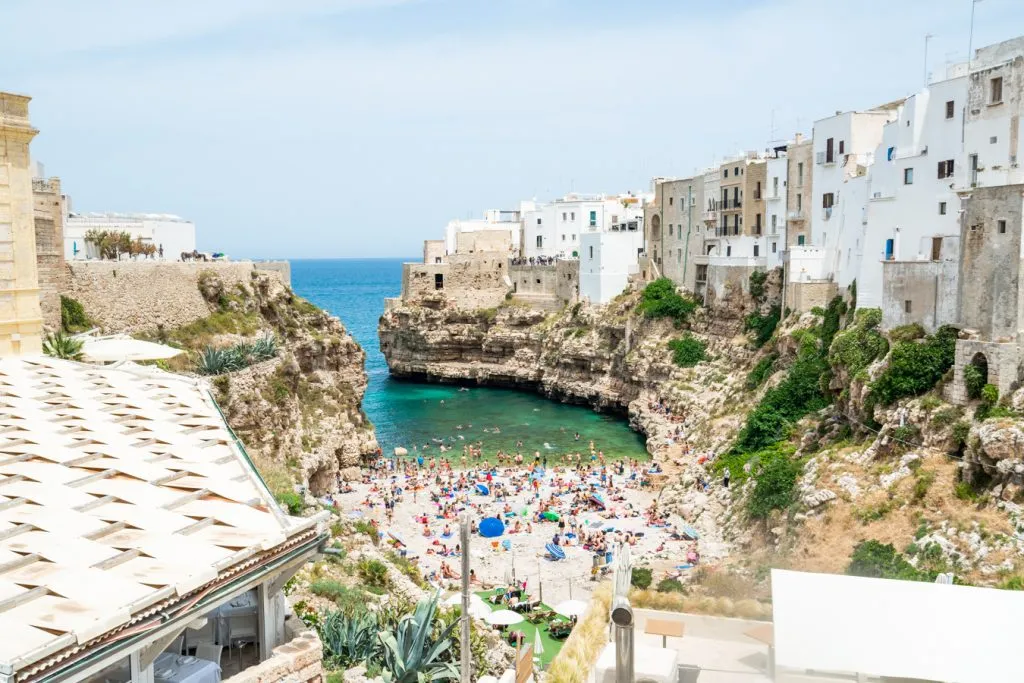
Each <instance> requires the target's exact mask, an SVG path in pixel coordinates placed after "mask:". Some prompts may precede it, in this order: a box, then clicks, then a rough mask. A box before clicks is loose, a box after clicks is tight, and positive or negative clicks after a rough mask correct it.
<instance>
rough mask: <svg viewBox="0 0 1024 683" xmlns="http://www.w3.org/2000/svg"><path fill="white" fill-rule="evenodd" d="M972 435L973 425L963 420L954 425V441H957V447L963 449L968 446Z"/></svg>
mask: <svg viewBox="0 0 1024 683" xmlns="http://www.w3.org/2000/svg"><path fill="white" fill-rule="evenodd" d="M970 433H971V424H970V423H969V422H965V421H963V420H961V421H960V422H957V423H956V424H955V425H953V439H955V440H956V444H957V447H963V446H965V445H966V444H967V437H968V436H969V435H970Z"/></svg>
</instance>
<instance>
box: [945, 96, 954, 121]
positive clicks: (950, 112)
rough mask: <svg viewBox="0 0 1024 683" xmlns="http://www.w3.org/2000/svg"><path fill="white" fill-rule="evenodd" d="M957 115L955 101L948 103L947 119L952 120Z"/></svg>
mask: <svg viewBox="0 0 1024 683" xmlns="http://www.w3.org/2000/svg"><path fill="white" fill-rule="evenodd" d="M954 113H955V110H954V104H953V100H949V101H948V102H946V118H947V119H951V118H953V115H954Z"/></svg>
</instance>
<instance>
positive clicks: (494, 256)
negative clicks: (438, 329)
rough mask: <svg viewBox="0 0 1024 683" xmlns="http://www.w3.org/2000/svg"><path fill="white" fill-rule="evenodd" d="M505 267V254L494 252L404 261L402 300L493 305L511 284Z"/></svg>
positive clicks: (442, 304)
mask: <svg viewBox="0 0 1024 683" xmlns="http://www.w3.org/2000/svg"><path fill="white" fill-rule="evenodd" d="M466 234H472V233H466ZM507 269H508V256H507V255H505V254H503V253H496V252H489V253H479V254H452V255H451V256H449V257H448V262H447V263H405V264H403V265H402V300H403V301H407V302H417V303H422V304H426V305H431V306H435V307H438V306H454V307H455V308H466V309H475V308H494V307H495V306H497V305H498V304H499V303H501V302H502V301H503V300H504V299H505V294H506V293H508V291H509V290H510V289H511V288H512V285H511V280H510V279H509V277H508V273H507V272H506V271H507Z"/></svg>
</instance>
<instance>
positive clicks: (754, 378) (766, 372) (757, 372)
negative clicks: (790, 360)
mask: <svg viewBox="0 0 1024 683" xmlns="http://www.w3.org/2000/svg"><path fill="white" fill-rule="evenodd" d="M778 359H779V356H778V354H775V353H771V354H768V355H767V356H765V357H764V358H762V359H761V360H759V361H757V365H755V366H754V369H753V370H751V371H750V374H749V375H747V381H746V383H745V386H746V387H747V389H750V390H754V389H756V388H758V387H759V386H761V385H762V384H764V383H765V380H767V379H768V378H769V377H771V376H772V369H773V368H774V367H775V361H777V360H778Z"/></svg>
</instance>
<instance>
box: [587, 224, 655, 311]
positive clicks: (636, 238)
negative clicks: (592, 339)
mask: <svg viewBox="0 0 1024 683" xmlns="http://www.w3.org/2000/svg"><path fill="white" fill-rule="evenodd" d="M641 214H642V212H641ZM643 249H644V231H643V216H642V215H641V216H640V217H639V218H636V219H635V220H629V221H627V222H626V223H619V224H614V225H611V226H609V230H607V231H603V232H601V231H596V230H595V231H590V230H588V231H586V232H584V233H583V234H582V235H581V237H580V298H581V299H587V300H589V301H590V302H591V303H592V304H606V303H608V302H609V301H611V300H612V299H614V298H615V297H616V296H618V295H619V294H621V293H622V290H624V289H625V288H626V284H627V282H628V280H629V276H630V275H633V274H635V273H637V272H639V266H638V259H639V256H640V254H641V253H642V252H643Z"/></svg>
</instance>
